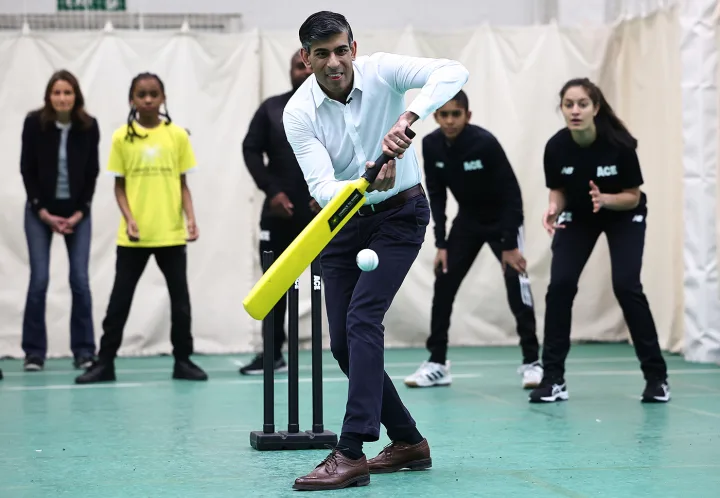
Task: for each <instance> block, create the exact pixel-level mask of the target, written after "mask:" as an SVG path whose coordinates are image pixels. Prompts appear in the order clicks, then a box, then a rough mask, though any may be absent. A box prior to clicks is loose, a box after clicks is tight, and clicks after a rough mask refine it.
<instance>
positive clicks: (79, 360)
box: [73, 356, 95, 370]
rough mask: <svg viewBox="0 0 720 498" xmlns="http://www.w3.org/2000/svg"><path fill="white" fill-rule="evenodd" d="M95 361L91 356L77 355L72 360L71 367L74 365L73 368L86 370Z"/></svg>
mask: <svg viewBox="0 0 720 498" xmlns="http://www.w3.org/2000/svg"><path fill="white" fill-rule="evenodd" d="M94 361H95V358H93V357H92V356H78V357H76V358H75V360H74V361H73V367H75V370H87V369H88V368H90V367H91V366H92V364H93V362H94Z"/></svg>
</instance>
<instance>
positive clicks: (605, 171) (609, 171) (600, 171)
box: [597, 165, 618, 178]
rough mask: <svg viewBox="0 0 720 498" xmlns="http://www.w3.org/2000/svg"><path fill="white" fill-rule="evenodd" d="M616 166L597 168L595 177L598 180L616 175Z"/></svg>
mask: <svg viewBox="0 0 720 498" xmlns="http://www.w3.org/2000/svg"><path fill="white" fill-rule="evenodd" d="M617 174H618V172H617V166H615V165H612V166H598V167H597V176H598V178H602V177H603V176H615V175H617Z"/></svg>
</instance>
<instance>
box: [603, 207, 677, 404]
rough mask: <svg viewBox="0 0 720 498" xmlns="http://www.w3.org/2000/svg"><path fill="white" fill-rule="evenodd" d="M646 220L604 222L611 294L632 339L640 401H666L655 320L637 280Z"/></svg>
mask: <svg viewBox="0 0 720 498" xmlns="http://www.w3.org/2000/svg"><path fill="white" fill-rule="evenodd" d="M645 230H646V217H645V216H633V215H628V216H627V217H626V218H621V219H619V220H617V221H615V222H612V223H608V224H607V226H606V229H605V234H606V236H607V240H608V247H609V249H610V261H611V264H612V283H613V291H614V292H615V296H616V297H617V300H618V303H619V304H620V308H621V309H622V312H623V316H624V317H625V322H626V323H627V326H628V329H629V331H630V337H632V340H633V345H634V347H635V353H636V355H637V357H638V360H640V368H641V369H642V371H643V376H644V377H645V380H646V382H647V386H646V388H645V392H644V393H643V396H642V399H643V401H659V402H664V401H669V400H670V390H669V387H668V385H667V364H666V363H665V359H664V358H663V355H662V352H661V350H660V344H659V342H658V335H657V329H656V327H655V321H654V319H653V316H652V312H651V311H650V305H649V303H648V300H647V297H646V296H645V293H644V291H643V286H642V283H641V281H640V273H641V270H642V258H643V251H644V248H645Z"/></svg>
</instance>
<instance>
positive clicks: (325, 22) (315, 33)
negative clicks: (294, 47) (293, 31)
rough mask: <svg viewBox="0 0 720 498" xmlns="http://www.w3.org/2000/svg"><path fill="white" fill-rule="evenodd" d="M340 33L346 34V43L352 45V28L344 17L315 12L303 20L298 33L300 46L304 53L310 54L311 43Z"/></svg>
mask: <svg viewBox="0 0 720 498" xmlns="http://www.w3.org/2000/svg"><path fill="white" fill-rule="evenodd" d="M340 33H347V35H348V43H349V44H352V42H353V34H352V28H350V23H348V22H347V19H345V16H343V15H342V14H336V13H335V12H330V11H327V10H323V11H320V12H316V13H314V14H313V15H311V16H310V17H308V18H307V19H305V22H304V23H302V26H300V30H299V31H298V34H299V36H300V44H301V45H302V48H304V49H305V51H306V52H310V47H311V46H312V44H313V42H317V41H321V40H327V39H328V38H331V37H333V36H335V35H338V34H340Z"/></svg>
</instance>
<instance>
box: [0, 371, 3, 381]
mask: <svg viewBox="0 0 720 498" xmlns="http://www.w3.org/2000/svg"><path fill="white" fill-rule="evenodd" d="M0 380H3V374H2V370H0Z"/></svg>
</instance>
